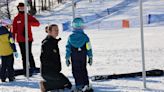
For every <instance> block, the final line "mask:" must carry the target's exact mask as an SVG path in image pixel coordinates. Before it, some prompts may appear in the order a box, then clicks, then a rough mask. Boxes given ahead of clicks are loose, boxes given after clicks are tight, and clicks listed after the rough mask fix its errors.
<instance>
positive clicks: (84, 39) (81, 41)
mask: <svg viewBox="0 0 164 92" xmlns="http://www.w3.org/2000/svg"><path fill="white" fill-rule="evenodd" d="M84 45H86V49H87V56H88V57H92V56H93V55H92V47H91V43H90V40H89V37H88V36H87V35H86V34H85V33H84V31H83V30H82V29H74V30H73V33H72V34H71V35H70V36H69V38H68V41H67V45H66V57H65V58H66V59H69V58H70V56H71V52H72V51H71V46H73V47H75V48H81V47H82V46H84Z"/></svg>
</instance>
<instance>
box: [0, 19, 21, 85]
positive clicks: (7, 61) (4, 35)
mask: <svg viewBox="0 0 164 92" xmlns="http://www.w3.org/2000/svg"><path fill="white" fill-rule="evenodd" d="M11 26H12V21H11V20H9V19H2V20H1V27H0V57H1V61H2V65H1V69H0V70H1V71H0V77H1V81H2V82H6V78H8V79H9V82H12V81H14V79H15V78H14V68H13V64H14V56H15V57H16V58H17V57H18V53H17V50H16V46H15V43H14V40H13V37H12V34H11V32H10V31H9V30H10V28H11Z"/></svg>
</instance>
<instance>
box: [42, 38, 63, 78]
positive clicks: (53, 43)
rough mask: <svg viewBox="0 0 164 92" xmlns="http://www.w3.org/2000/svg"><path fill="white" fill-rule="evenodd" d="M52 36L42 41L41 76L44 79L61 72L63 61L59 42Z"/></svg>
mask: <svg viewBox="0 0 164 92" xmlns="http://www.w3.org/2000/svg"><path fill="white" fill-rule="evenodd" d="M59 41H60V39H55V38H53V37H52V36H47V37H46V38H45V39H44V40H43V41H42V47H41V56H40V60H41V74H42V77H43V78H44V77H53V76H55V75H56V74H57V73H59V72H60V71H61V61H60V54H59V47H58V42H59Z"/></svg>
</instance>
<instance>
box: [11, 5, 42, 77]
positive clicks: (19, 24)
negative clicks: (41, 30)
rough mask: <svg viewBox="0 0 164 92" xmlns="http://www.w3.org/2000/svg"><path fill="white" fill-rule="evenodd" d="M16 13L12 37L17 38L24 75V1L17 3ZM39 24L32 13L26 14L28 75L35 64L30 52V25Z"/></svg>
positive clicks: (33, 70) (31, 40)
mask: <svg viewBox="0 0 164 92" xmlns="http://www.w3.org/2000/svg"><path fill="white" fill-rule="evenodd" d="M17 8H18V12H19V13H18V15H16V17H15V18H14V21H13V37H14V39H16V40H17V42H18V44H19V47H20V51H21V55H22V61H23V71H24V75H25V76H26V47H25V33H26V32H25V18H24V16H25V15H24V13H25V12H24V3H19V4H18V6H17ZM39 25H40V23H39V21H38V20H37V19H36V18H34V17H33V16H32V15H29V14H28V43H29V46H28V47H29V48H28V50H29V64H30V76H32V74H33V73H34V72H35V69H36V66H35V61H34V57H33V54H32V42H33V35H32V31H31V27H32V26H36V27H38V26H39Z"/></svg>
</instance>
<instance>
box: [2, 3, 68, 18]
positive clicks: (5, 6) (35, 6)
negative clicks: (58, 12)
mask: <svg viewBox="0 0 164 92" xmlns="http://www.w3.org/2000/svg"><path fill="white" fill-rule="evenodd" d="M11 1H13V0H0V18H2V17H7V18H9V19H11V12H12V9H10V7H9V3H10V2H11ZM64 1H68V0H27V6H28V12H29V13H30V14H31V15H35V14H36V13H37V12H41V11H45V10H51V9H52V8H53V7H54V6H55V5H58V4H60V3H63V2H64Z"/></svg>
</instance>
